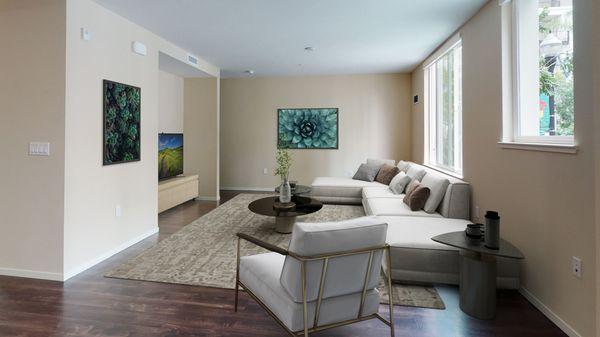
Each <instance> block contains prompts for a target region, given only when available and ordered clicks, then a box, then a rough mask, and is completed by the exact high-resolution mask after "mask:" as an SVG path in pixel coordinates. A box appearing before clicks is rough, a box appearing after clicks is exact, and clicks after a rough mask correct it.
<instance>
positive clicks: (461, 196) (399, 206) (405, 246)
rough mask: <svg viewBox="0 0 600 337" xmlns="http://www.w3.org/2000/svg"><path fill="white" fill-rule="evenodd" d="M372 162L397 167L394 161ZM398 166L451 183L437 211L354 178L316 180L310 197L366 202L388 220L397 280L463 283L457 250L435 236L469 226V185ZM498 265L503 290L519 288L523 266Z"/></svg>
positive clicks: (502, 261)
mask: <svg viewBox="0 0 600 337" xmlns="http://www.w3.org/2000/svg"><path fill="white" fill-rule="evenodd" d="M369 161H379V162H383V163H387V164H390V165H395V161H393V160H376V159H369V160H368V162H369ZM398 167H399V168H401V170H402V171H405V172H407V174H408V175H409V176H411V177H413V176H414V179H417V180H419V181H422V179H423V178H424V176H426V175H433V177H435V178H436V179H447V180H448V186H447V188H446V190H445V193H444V196H443V198H442V200H441V202H440V204H439V206H438V208H437V210H436V211H435V212H431V213H427V212H425V211H424V210H420V211H411V210H410V208H409V207H408V205H406V204H405V203H404V202H403V199H404V196H405V195H404V194H394V193H393V192H392V191H391V190H390V188H389V187H388V186H387V185H385V184H382V183H379V182H376V181H373V182H368V181H361V180H354V179H352V178H349V177H318V178H315V180H314V181H313V183H312V191H311V196H312V197H313V198H315V199H318V200H320V201H322V202H324V203H332V204H359V205H360V204H362V206H363V207H364V210H365V213H366V214H367V215H374V216H378V217H381V218H382V219H384V220H385V222H386V223H387V224H388V233H387V243H388V244H389V245H390V246H391V268H392V270H391V275H392V278H393V279H394V280H396V281H404V282H416V283H445V284H458V281H459V275H458V271H459V251H458V249H456V248H453V247H450V246H446V245H442V244H440V243H437V242H434V241H432V240H431V237H433V236H436V235H439V234H443V233H447V232H453V231H461V230H464V229H465V228H466V225H467V224H469V223H470V221H469V219H470V209H471V206H470V200H471V188H470V185H469V183H467V182H465V181H463V180H461V179H458V178H455V177H453V176H450V175H447V174H444V173H441V172H439V171H437V170H433V169H431V168H428V167H426V166H423V165H419V164H416V163H413V162H400V163H399V164H398ZM384 265H385V264H384ZM497 266H498V274H497V275H498V279H497V285H498V287H499V288H507V289H518V287H519V284H520V281H519V262H518V261H514V260H508V259H502V258H499V259H498V263H497ZM387 272H388V271H387V270H386V273H387Z"/></svg>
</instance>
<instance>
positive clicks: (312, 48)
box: [304, 46, 315, 51]
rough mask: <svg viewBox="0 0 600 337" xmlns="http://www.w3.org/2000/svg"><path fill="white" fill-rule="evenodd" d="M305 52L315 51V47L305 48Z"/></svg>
mask: <svg viewBox="0 0 600 337" xmlns="http://www.w3.org/2000/svg"><path fill="white" fill-rule="evenodd" d="M304 50H306V51H315V47H311V46H308V47H304Z"/></svg>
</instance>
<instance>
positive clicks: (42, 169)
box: [0, 0, 66, 280]
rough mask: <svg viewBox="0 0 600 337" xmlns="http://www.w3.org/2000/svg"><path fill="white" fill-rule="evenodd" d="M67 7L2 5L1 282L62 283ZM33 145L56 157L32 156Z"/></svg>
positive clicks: (11, 1) (10, 1)
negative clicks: (17, 278)
mask: <svg viewBox="0 0 600 337" xmlns="http://www.w3.org/2000/svg"><path fill="white" fill-rule="evenodd" d="M65 13H66V12H65V1H36V0H0V41H2V52H1V55H0V59H1V60H2V61H1V62H0V74H1V76H0V77H1V78H2V80H1V81H0V102H2V104H1V107H0V135H1V136H0V137H2V138H1V139H2V141H0V152H1V153H2V174H0V190H1V191H2V193H0V214H1V216H0V228H1V229H2V235H0V274H3V275H12V276H24V277H37V278H45V279H54V280H60V279H61V278H62V272H63V266H62V260H63V251H62V245H63V226H62V224H63V208H64V207H63V194H64V129H65V125H64V123H65V38H64V36H65ZM31 141H40V142H49V143H50V156H48V157H45V156H28V144H29V142H31Z"/></svg>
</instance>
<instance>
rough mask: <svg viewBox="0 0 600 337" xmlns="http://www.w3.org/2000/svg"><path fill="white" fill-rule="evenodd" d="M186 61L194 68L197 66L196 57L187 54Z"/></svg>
mask: <svg viewBox="0 0 600 337" xmlns="http://www.w3.org/2000/svg"><path fill="white" fill-rule="evenodd" d="M187 60H188V62H189V63H190V64H193V65H195V66H197V65H198V58H197V57H196V56H194V55H190V54H188V58H187Z"/></svg>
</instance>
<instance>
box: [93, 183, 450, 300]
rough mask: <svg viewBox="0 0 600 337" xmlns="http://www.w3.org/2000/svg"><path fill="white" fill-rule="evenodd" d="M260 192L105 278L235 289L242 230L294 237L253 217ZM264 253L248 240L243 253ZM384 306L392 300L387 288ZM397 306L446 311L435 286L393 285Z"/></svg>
mask: <svg viewBox="0 0 600 337" xmlns="http://www.w3.org/2000/svg"><path fill="white" fill-rule="evenodd" d="M263 197H265V195H260V194H239V195H237V196H236V197H235V198H233V199H231V200H229V201H227V202H226V203H224V204H223V205H221V206H219V207H217V208H216V209H214V210H212V211H211V212H209V213H208V214H206V215H204V216H202V217H200V218H198V219H197V220H195V221H194V222H192V223H191V224H189V225H187V226H185V227H184V228H182V229H181V230H179V231H178V232H177V233H175V234H173V235H171V236H170V237H168V238H166V239H164V240H162V241H160V242H159V243H158V244H156V245H154V246H153V247H151V248H149V249H147V250H146V251H144V252H143V253H141V254H140V255H138V256H136V257H135V258H132V259H130V260H128V261H127V262H125V263H123V264H122V265H120V266H119V267H117V268H116V269H114V270H112V271H110V272H109V273H108V274H106V275H105V276H106V277H114V278H122V279H132V280H142V281H153V282H164V283H177V284H186V285H194V286H208V287H217V288H228V289H233V288H234V286H235V268H236V243H237V239H236V233H238V232H243V233H247V234H249V235H252V236H254V237H257V238H259V239H261V240H264V241H267V242H270V243H272V244H275V245H278V246H280V247H283V248H287V245H288V243H289V240H290V235H289V234H279V233H276V232H275V231H274V230H273V227H274V225H275V221H274V218H272V217H267V216H262V215H258V214H254V213H252V212H251V211H250V210H249V209H248V204H249V203H250V202H252V201H253V200H255V199H258V198H263ZM364 215H365V213H364V211H363V208H362V207H361V206H350V205H325V206H324V207H323V209H321V210H320V211H318V212H316V213H313V214H310V215H306V216H301V217H298V219H297V221H302V222H325V221H339V220H345V219H352V218H356V217H360V216H364ZM263 252H265V250H263V249H262V248H258V247H256V246H254V245H252V244H249V243H247V242H244V244H243V245H242V254H243V255H252V254H259V253H263ZM380 288H381V289H380V291H382V295H385V296H382V303H388V302H387V290H386V289H385V288H384V287H383V288H382V287H380ZM394 304H398V305H405V306H415V307H425V308H435V309H444V308H445V306H444V302H443V301H442V299H441V298H440V296H439V294H438V293H437V291H436V290H435V288H433V287H423V286H405V285H395V286H394Z"/></svg>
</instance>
